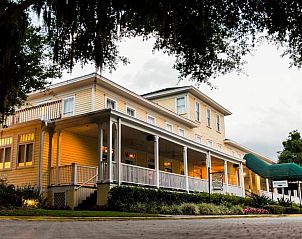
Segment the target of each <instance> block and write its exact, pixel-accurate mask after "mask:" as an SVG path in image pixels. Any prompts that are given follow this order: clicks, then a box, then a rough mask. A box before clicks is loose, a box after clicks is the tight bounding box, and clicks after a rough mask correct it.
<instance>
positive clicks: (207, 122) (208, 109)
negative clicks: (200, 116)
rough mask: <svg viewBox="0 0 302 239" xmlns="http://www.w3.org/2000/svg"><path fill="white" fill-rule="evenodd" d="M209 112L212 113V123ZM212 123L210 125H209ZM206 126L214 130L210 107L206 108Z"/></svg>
mask: <svg viewBox="0 0 302 239" xmlns="http://www.w3.org/2000/svg"><path fill="white" fill-rule="evenodd" d="M208 112H210V115H209V118H210V122H209V120H208ZM209 123H210V125H209ZM206 126H207V127H209V128H212V111H211V109H210V108H209V107H206Z"/></svg>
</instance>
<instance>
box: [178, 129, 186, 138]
mask: <svg viewBox="0 0 302 239" xmlns="http://www.w3.org/2000/svg"><path fill="white" fill-rule="evenodd" d="M180 132H183V134H182V133H180ZM185 133H186V131H185V129H183V128H178V135H179V136H181V137H185Z"/></svg>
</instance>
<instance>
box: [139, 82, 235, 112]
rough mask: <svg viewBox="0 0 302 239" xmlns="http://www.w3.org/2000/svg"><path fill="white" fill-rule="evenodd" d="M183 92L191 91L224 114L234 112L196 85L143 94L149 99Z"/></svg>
mask: <svg viewBox="0 0 302 239" xmlns="http://www.w3.org/2000/svg"><path fill="white" fill-rule="evenodd" d="M181 93H191V94H192V95H194V96H195V97H197V98H199V99H200V100H202V101H203V102H205V103H206V104H208V105H209V106H211V107H213V108H214V109H216V110H217V111H219V112H220V113H222V114H223V115H225V116H227V115H231V114H232V113H231V112H230V111H229V110H227V109H226V108H224V107H223V106H222V105H220V104H219V103H217V102H216V101H214V100H213V99H211V98H210V97H209V96H207V95H205V94H204V93H202V92H201V91H200V90H198V89H196V88H195V87H194V86H181V87H172V88H165V89H162V90H157V91H153V92H150V93H146V94H143V95H142V96H143V97H145V98H146V99H148V100H154V99H160V98H164V97H168V96H173V95H178V94H181Z"/></svg>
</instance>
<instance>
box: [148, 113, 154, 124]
mask: <svg viewBox="0 0 302 239" xmlns="http://www.w3.org/2000/svg"><path fill="white" fill-rule="evenodd" d="M149 118H153V119H154V124H152V123H150V122H149ZM147 123H148V124H151V125H156V117H155V116H153V115H149V114H147Z"/></svg>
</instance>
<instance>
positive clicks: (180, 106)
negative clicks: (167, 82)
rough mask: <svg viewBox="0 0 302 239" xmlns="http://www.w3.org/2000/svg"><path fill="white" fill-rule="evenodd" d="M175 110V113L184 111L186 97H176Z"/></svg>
mask: <svg viewBox="0 0 302 239" xmlns="http://www.w3.org/2000/svg"><path fill="white" fill-rule="evenodd" d="M176 112H177V114H184V113H186V98H185V97H184V96H182V97H177V98H176Z"/></svg>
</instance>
